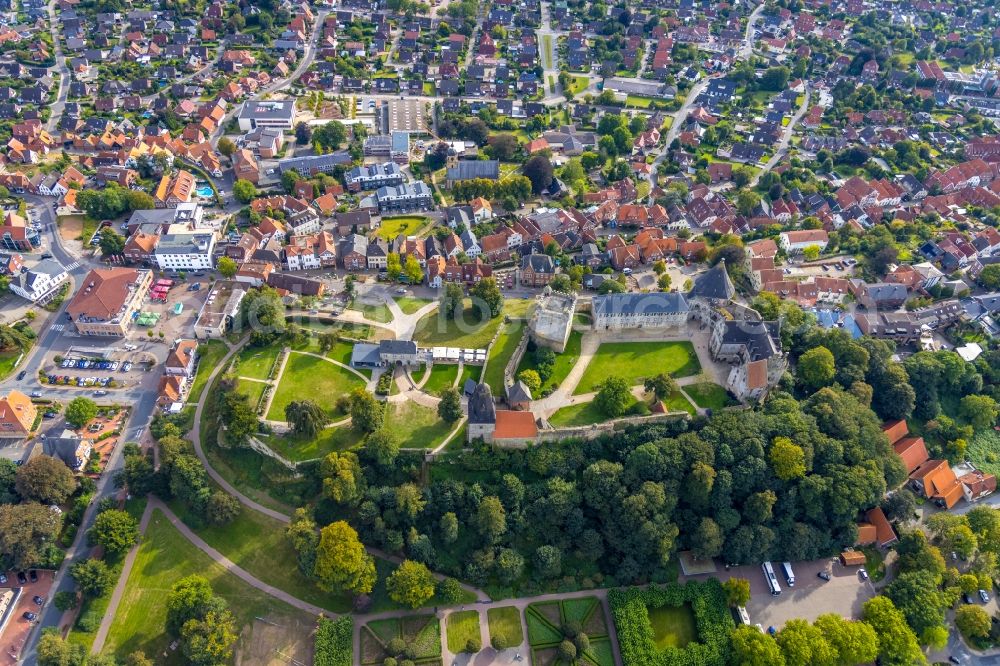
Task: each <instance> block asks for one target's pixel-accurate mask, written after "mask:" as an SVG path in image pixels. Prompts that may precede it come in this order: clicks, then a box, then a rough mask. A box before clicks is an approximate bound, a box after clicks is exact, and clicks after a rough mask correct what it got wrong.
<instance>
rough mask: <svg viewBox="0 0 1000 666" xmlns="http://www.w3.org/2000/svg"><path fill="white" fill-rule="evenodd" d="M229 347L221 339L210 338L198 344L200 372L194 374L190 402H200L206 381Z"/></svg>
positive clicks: (189, 395)
mask: <svg viewBox="0 0 1000 666" xmlns="http://www.w3.org/2000/svg"><path fill="white" fill-rule="evenodd" d="M228 351H229V348H228V347H227V346H226V343H224V342H222V341H221V340H209V341H207V342H202V343H199V345H198V372H197V373H196V374H195V376H194V382H193V383H192V384H191V392H190V393H189V394H188V402H198V398H199V397H201V392H202V391H203V390H204V389H205V382H207V381H208V377H209V375H211V374H212V371H213V370H215V366H217V365H219V362H220V361H222V359H223V358H224V357H225V355H226V352H228Z"/></svg>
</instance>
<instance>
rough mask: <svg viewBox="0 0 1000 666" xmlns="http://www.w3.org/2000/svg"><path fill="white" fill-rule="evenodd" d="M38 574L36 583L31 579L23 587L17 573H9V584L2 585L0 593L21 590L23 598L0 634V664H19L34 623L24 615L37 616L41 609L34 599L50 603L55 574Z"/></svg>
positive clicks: (50, 572) (44, 572) (19, 600)
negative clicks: (32, 614)
mask: <svg viewBox="0 0 1000 666" xmlns="http://www.w3.org/2000/svg"><path fill="white" fill-rule="evenodd" d="M36 573H37V576H38V580H37V581H36V582H31V580H30V578H29V579H27V581H26V582H25V583H24V584H23V585H22V584H21V583H19V582H18V579H17V572H15V571H8V572H6V576H7V582H6V583H0V591H2V590H6V589H13V588H17V587H20V588H21V596H20V598H18V600H17V604H16V606H15V607H14V609H13V611H12V615H11V618H10V619H9V620H8V621H7V626H6V627H4V630H3V633H2V634H0V646H3V649H2V651H0V664H16V663H17V655H18V654H20V651H21V648H22V647H24V641H25V639H26V638H27V636H28V633H29V632H30V631H31V627H32V622H31V621H29V620H26V619H25V618H24V614H25V613H27V612H30V613H36V614H37V613H39V610H40V608H41V607H40V606H39V605H38V604H37V603H35V601H34V597H36V596H37V597H41V598H42V599H43V600H44V601H48V598H49V597H48V595H49V590H50V588H51V587H52V579H53V576H54V573H53V572H52V571H42V570H38V571H37V572H36Z"/></svg>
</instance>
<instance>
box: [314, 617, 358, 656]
mask: <svg viewBox="0 0 1000 666" xmlns="http://www.w3.org/2000/svg"><path fill="white" fill-rule="evenodd" d="M315 653H316V654H315V656H314V657H313V664H315V666H351V664H352V663H354V620H352V619H351V617H350V616H347V615H345V616H342V617H340V618H338V619H336V620H328V619H326V618H320V621H319V629H317V630H316V645H315Z"/></svg>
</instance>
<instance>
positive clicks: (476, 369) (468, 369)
mask: <svg viewBox="0 0 1000 666" xmlns="http://www.w3.org/2000/svg"><path fill="white" fill-rule="evenodd" d="M482 374H483V367H482V366H481V365H463V366H462V376H461V377H459V378H458V384H456V386H457V387H458V390H459V391H461V390H462V387H464V386H465V382H466V381H468V380H470V379H472V380H474V381H477V382H478V381H479V378H480V377H481V376H482Z"/></svg>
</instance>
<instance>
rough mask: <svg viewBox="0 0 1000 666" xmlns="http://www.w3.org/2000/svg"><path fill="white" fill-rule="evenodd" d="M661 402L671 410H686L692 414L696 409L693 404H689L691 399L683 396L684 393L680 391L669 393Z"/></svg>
mask: <svg viewBox="0 0 1000 666" xmlns="http://www.w3.org/2000/svg"><path fill="white" fill-rule="evenodd" d="M663 403H664V404H665V405H666V406H667V409H669V410H670V411H672V412H687V413H688V414H690V415H691V416H694V415H695V413H696V411H697V410H696V409H695V408H694V405H692V404H691V401H690V400H688V399H687V398H685V397H684V394H683V393H681V392H680V391H674V392H673V393H671V394H670V395H669V396H667V399H666V400H664V401H663Z"/></svg>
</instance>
